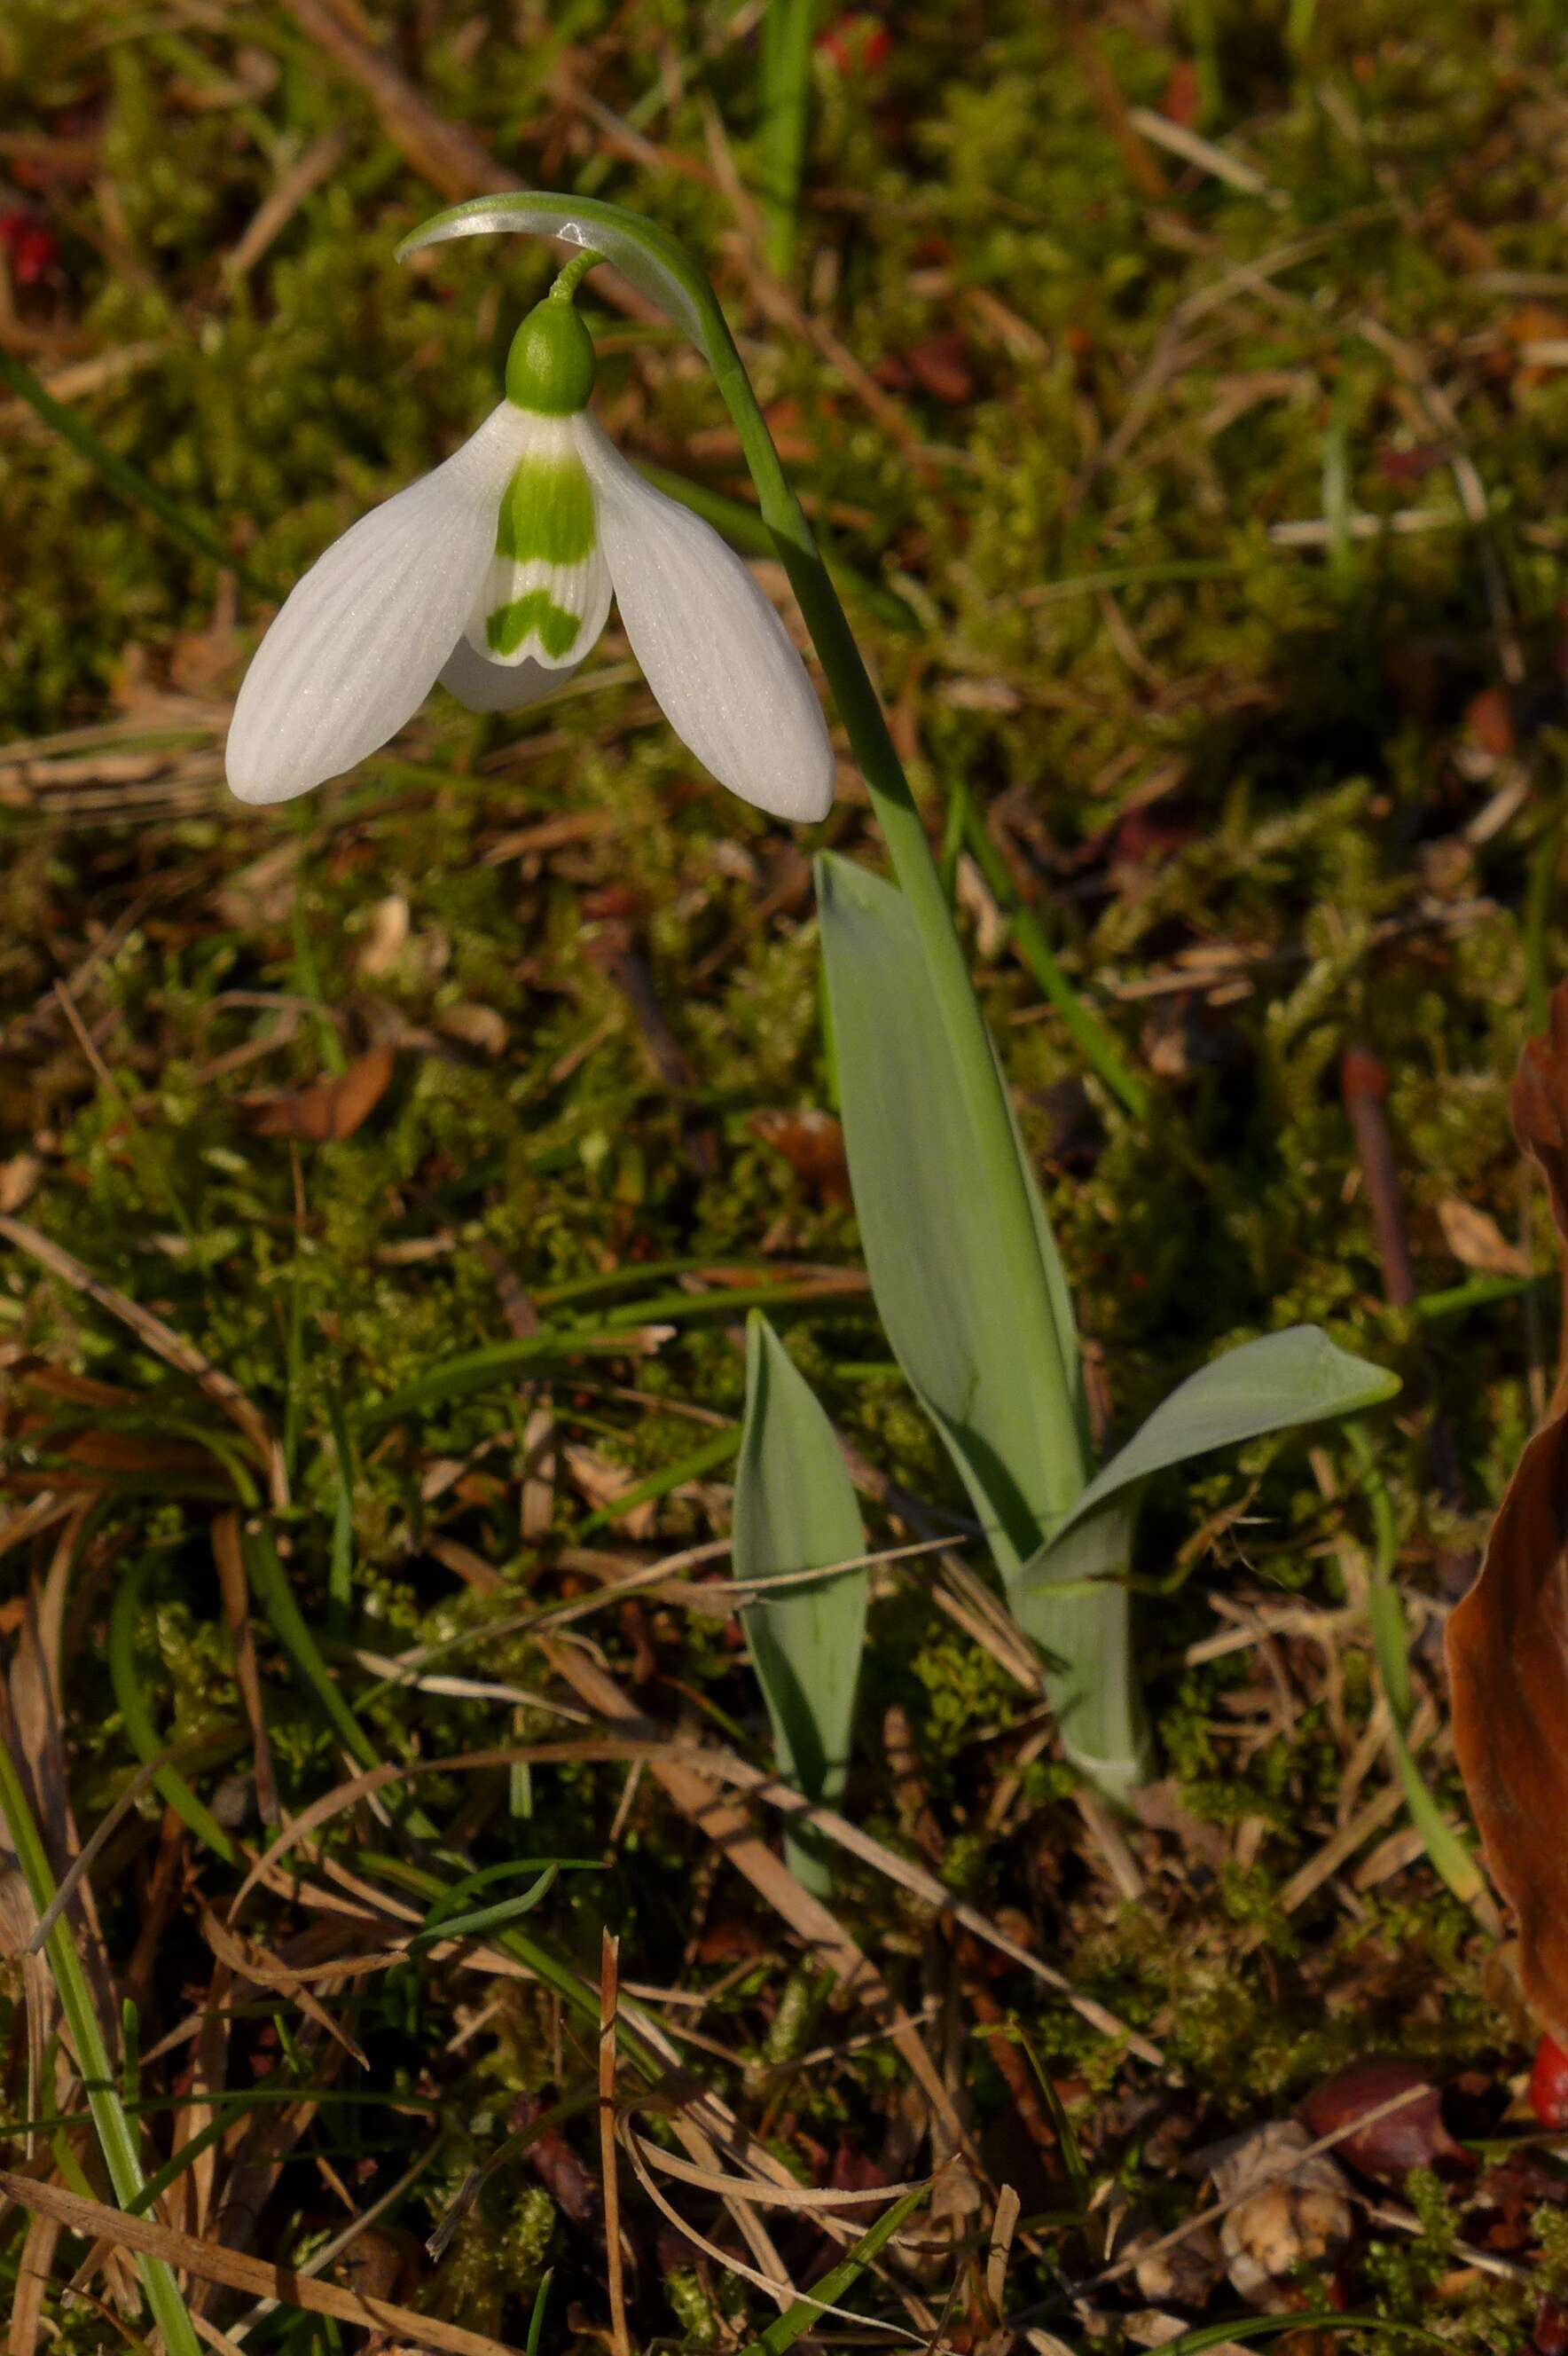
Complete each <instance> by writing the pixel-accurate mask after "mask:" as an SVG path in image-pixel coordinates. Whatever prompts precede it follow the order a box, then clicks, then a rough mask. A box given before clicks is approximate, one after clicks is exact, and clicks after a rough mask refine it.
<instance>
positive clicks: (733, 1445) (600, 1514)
mask: <svg viewBox="0 0 1568 2356" xmlns="http://www.w3.org/2000/svg"><path fill="white" fill-rule="evenodd" d="M740 1445H741V1434H740V1432H739V1431H738V1430H733V1429H731V1430H727V1431H716V1432H715V1433H714V1435H713V1437H712V1439H711V1440H704V1441H703V1442H702V1444H701V1446H700V1447H699V1448H693V1449H691V1450H689V1451H688V1453H687V1454H686V1455H684V1456H677V1459H676V1461H675V1462H674V1463H673V1464H666V1465H665V1466H663V1468H662V1469H661V1470H660V1471H659V1472H650V1473H649V1475H648V1477H647V1479H646V1480H645V1481H639V1482H638V1483H637V1484H636V1486H635V1488H632V1489H627V1490H626V1491H625V1492H624V1494H622V1495H621V1496H619V1497H616V1498H614V1499H613V1501H612V1503H611V1504H609V1505H601V1506H600V1508H599V1510H598V1511H597V1513H592V1514H590V1515H589V1516H588V1518H587V1520H586V1521H583V1522H580V1523H579V1524H578V1526H577V1532H576V1535H577V1537H580V1538H584V1537H588V1536H589V1534H590V1533H591V1532H592V1531H593V1530H603V1529H608V1528H609V1527H610V1526H611V1524H612V1523H613V1522H618V1521H621V1520H623V1519H624V1516H625V1515H627V1514H631V1513H635V1511H636V1509H637V1507H638V1506H639V1505H651V1504H653V1503H655V1502H656V1500H657V1499H658V1498H660V1497H667V1496H668V1495H669V1493H670V1491H671V1490H672V1489H678V1488H679V1487H680V1486H681V1484H682V1483H683V1482H686V1481H699V1480H700V1479H701V1478H702V1475H703V1474H704V1473H705V1472H717V1471H718V1470H719V1468H720V1465H721V1464H728V1463H729V1462H730V1460H731V1457H732V1456H733V1455H734V1453H735V1451H736V1450H737V1449H738V1448H739V1447H740Z"/></svg>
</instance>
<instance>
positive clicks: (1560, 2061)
mask: <svg viewBox="0 0 1568 2356" xmlns="http://www.w3.org/2000/svg"><path fill="white" fill-rule="evenodd" d="M1530 2107H1531V2110H1532V2111H1533V2112H1534V2113H1535V2115H1536V2117H1537V2118H1538V2119H1539V2120H1540V2121H1541V2126H1543V2127H1568V2053H1564V2052H1563V2048H1562V2047H1561V2045H1559V2044H1558V2043H1557V2041H1556V2040H1555V2039H1554V2038H1551V2037H1543V2038H1542V2039H1541V2042H1540V2044H1539V2045H1538V2046H1537V2047H1536V2049H1535V2065H1534V2067H1533V2068H1532V2070H1531V2073H1530Z"/></svg>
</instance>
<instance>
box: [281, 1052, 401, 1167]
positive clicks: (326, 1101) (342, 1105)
mask: <svg viewBox="0 0 1568 2356" xmlns="http://www.w3.org/2000/svg"><path fill="white" fill-rule="evenodd" d="M396 1060H397V1058H396V1055H395V1052H394V1050H393V1049H392V1048H391V1047H389V1046H388V1045H386V1044H384V1043H383V1044H380V1045H379V1046H375V1047H371V1048H368V1050H367V1051H366V1053H365V1054H364V1055H360V1056H357V1058H356V1059H355V1061H354V1062H353V1063H352V1064H350V1065H349V1066H348V1069H347V1071H346V1072H340V1073H339V1074H338V1075H337V1076H336V1078H335V1079H330V1080H316V1081H315V1082H314V1083H313V1085H312V1086H311V1087H308V1088H296V1089H290V1090H289V1091H288V1093H287V1094H286V1095H283V1096H275V1097H263V1098H258V1099H255V1100H253V1101H252V1104H251V1118H252V1119H253V1121H254V1123H255V1127H256V1130H257V1131H258V1133H259V1134H260V1135H261V1136H262V1137H297V1138H301V1139H303V1140H304V1141H306V1142H307V1143H309V1144H312V1145H340V1144H341V1143H342V1141H343V1140H344V1139H345V1138H346V1137H352V1136H353V1134H354V1132H355V1130H357V1129H358V1128H359V1127H360V1125H361V1124H362V1123H363V1122H364V1121H366V1120H368V1119H369V1117H370V1115H371V1113H373V1112H374V1111H375V1109H376V1107H377V1106H378V1105H379V1103H380V1101H381V1098H383V1097H384V1096H385V1095H386V1093H387V1089H388V1087H389V1083H390V1081H391V1077H392V1070H393V1066H394V1065H395V1063H396Z"/></svg>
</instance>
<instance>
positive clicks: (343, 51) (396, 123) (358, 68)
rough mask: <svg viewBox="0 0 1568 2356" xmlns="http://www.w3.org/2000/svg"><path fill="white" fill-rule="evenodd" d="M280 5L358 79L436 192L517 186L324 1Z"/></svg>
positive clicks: (459, 194)
mask: <svg viewBox="0 0 1568 2356" xmlns="http://www.w3.org/2000/svg"><path fill="white" fill-rule="evenodd" d="M283 5H284V6H285V7H286V8H287V10H288V12H289V15H290V16H292V17H293V20H294V22H295V24H296V25H297V26H298V27H300V30H301V31H302V32H303V33H304V34H306V35H307V36H308V37H309V38H310V39H311V40H313V41H314V42H315V46H316V48H318V49H321V50H323V51H324V52H325V55H326V56H327V57H329V58H330V59H332V61H333V63H334V65H336V67H338V68H339V70H341V71H342V72H344V73H346V74H347V77H348V79H349V80H350V81H352V82H357V84H358V86H359V88H360V89H361V90H362V91H364V92H365V95H366V97H367V98H368V100H369V102H370V103H371V105H372V106H373V107H374V108H375V110H376V118H377V121H378V122H379V123H380V126H381V128H382V130H383V131H384V132H385V134H386V135H387V137H388V138H389V140H390V141H391V144H392V145H393V146H394V147H395V148H396V149H397V151H398V153H399V155H401V156H402V158H403V160H404V162H405V163H407V164H410V165H411V166H413V169H414V170H415V171H416V172H417V173H418V174H419V176H420V177H421V179H422V180H428V182H429V183H430V185H431V187H432V188H434V189H435V190H436V191H437V193H438V194H439V195H441V196H443V197H445V198H448V200H449V201H450V202H451V203H453V204H458V203H461V202H462V200H463V198H464V197H487V196H496V195H498V194H499V193H500V191H501V190H502V189H504V188H513V187H516V186H517V181H516V179H515V178H514V177H513V176H512V174H511V173H509V172H506V171H503V170H502V168H501V166H500V165H499V164H497V163H496V158H495V157H494V156H493V155H491V154H490V152H489V150H488V148H486V147H485V146H484V145H483V144H482V143H481V142H480V141H479V140H477V139H475V136H474V134H473V133H472V132H471V131H464V129H462V128H461V126H460V125H459V124H457V123H448V122H447V120H446V119H445V117H444V116H443V115H441V114H438V113H437V112H436V110H435V108H434V107H433V106H432V104H431V102H430V101H429V100H428V99H427V98H425V97H424V96H423V95H422V94H421V91H417V90H416V89H415V88H414V85H413V84H412V82H411V81H410V80H408V78H407V76H406V75H404V74H401V73H400V72H399V71H398V69H397V67H396V66H394V65H393V64H391V62H390V61H389V59H386V58H384V57H383V56H382V55H381V53H380V51H379V49H374V48H371V47H370V45H369V43H368V41H362V40H361V39H360V38H359V37H358V35H357V34H356V33H352V32H350V31H349V29H348V27H347V25H346V24H344V22H343V21H342V19H341V18H340V17H338V16H335V15H334V14H333V12H332V10H331V9H330V8H328V7H326V6H325V5H324V0H283Z"/></svg>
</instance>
